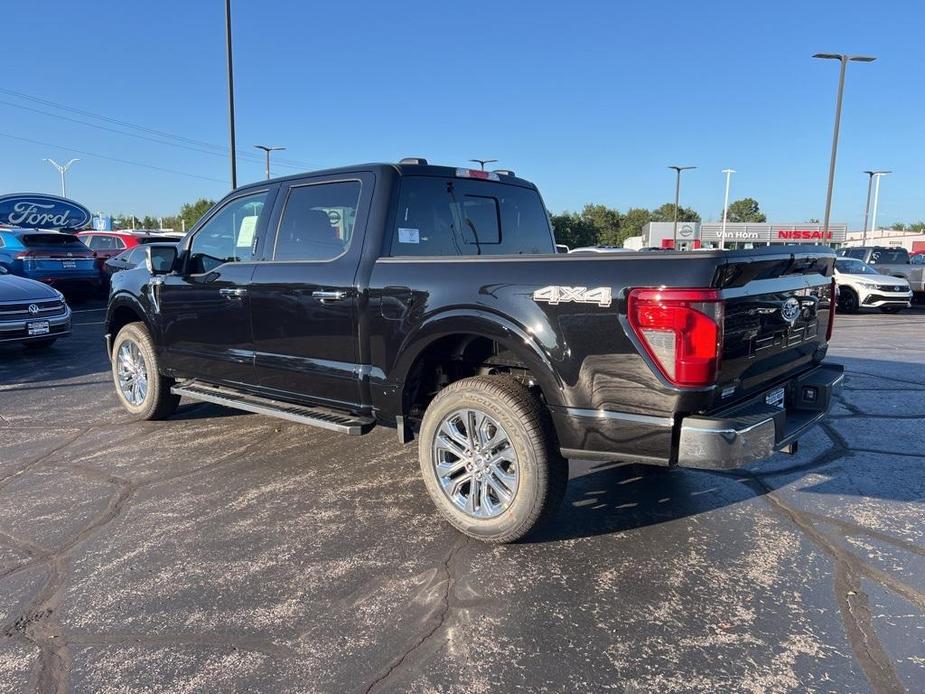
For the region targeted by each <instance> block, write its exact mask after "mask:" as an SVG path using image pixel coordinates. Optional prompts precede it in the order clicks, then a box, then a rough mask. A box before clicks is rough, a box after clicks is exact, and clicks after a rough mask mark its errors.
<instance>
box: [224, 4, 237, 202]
mask: <svg viewBox="0 0 925 694" xmlns="http://www.w3.org/2000/svg"><path fill="white" fill-rule="evenodd" d="M225 47H226V48H227V51H228V140H229V148H228V149H229V153H230V155H231V189H232V190H234V189H235V188H237V187H238V167H237V164H236V163H235V156H236V152H235V144H234V71H233V69H232V60H231V0H225Z"/></svg>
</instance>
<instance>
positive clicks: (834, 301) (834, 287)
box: [825, 277, 838, 342]
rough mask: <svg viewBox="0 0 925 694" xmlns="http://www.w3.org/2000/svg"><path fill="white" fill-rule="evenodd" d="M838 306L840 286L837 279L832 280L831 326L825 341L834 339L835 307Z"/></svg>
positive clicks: (826, 333) (830, 290)
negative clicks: (836, 282) (836, 281)
mask: <svg viewBox="0 0 925 694" xmlns="http://www.w3.org/2000/svg"><path fill="white" fill-rule="evenodd" d="M836 304H838V285H837V284H835V278H834V277H833V278H832V287H831V289H829V324H828V325H827V326H826V329H825V341H826V342H828V341H829V340H831V339H832V332H833V331H834V330H835V306H836Z"/></svg>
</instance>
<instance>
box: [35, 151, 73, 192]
mask: <svg viewBox="0 0 925 694" xmlns="http://www.w3.org/2000/svg"><path fill="white" fill-rule="evenodd" d="M42 161H47V162H48V163H49V164H51V165H52V166H54V167H55V168H56V169H58V173H59V174H61V197H62V198H66V197H67V178H66V175H67V170H68V169H69V168H71V164H76V163H77V162H79V161H80V159H71V160H70V161H69V162H68V163H67V164H59V163H58V162H56V161H55V160H54V159H42Z"/></svg>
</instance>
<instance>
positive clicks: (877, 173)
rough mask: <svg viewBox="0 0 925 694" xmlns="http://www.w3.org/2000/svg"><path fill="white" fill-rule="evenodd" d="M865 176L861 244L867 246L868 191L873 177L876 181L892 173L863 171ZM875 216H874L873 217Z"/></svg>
mask: <svg viewBox="0 0 925 694" xmlns="http://www.w3.org/2000/svg"><path fill="white" fill-rule="evenodd" d="M864 173H866V174H867V202H866V203H865V205H864V233H863V244H864V245H865V246H866V245H867V219H868V217H869V213H870V191H871V185H872V184H873V182H874V176H876V177H877V179H878V181H879V178H880V176H882V175H883V174H888V173H893V172H892V171H865V172H864ZM875 216H876V215H875Z"/></svg>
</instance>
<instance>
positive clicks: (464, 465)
mask: <svg viewBox="0 0 925 694" xmlns="http://www.w3.org/2000/svg"><path fill="white" fill-rule="evenodd" d="M470 413H471V414H470ZM419 459H420V466H421V473H422V475H423V477H424V484H425V485H426V487H427V491H428V493H429V494H430V497H431V499H432V500H433V502H434V504H436V506H437V508H438V509H439V510H440V512H441V513H442V514H443V516H444V517H445V518H446V519H447V520H448V521H449V522H450V523H451V524H452V525H453V526H455V527H456V528H457V529H458V530H459V531H460V532H463V533H465V534H466V535H469V536H470V537H473V538H476V539H478V540H483V541H485V542H514V541H515V540H519V539H520V538H522V537H524V536H525V535H527V534H528V533H529V532H531V531H532V530H534V529H535V528H537V527H538V526H540V525H541V524H542V523H544V522H545V521H547V520H549V519H550V518H551V517H552V516H553V515H554V514H555V512H556V511H557V510H558V508H559V505H560V504H561V501H562V497H563V496H564V494H565V487H566V484H567V482H568V461H566V460H565V459H564V458H563V457H562V456H561V455H560V454H559V451H558V448H557V445H556V441H555V435H554V433H553V429H552V422H551V421H550V419H549V414H548V412H547V411H546V409H545V407H544V406H543V404H542V403H541V402H540V400H539V398H537V397H536V396H535V395H534V394H533V393H531V392H530V391H529V390H528V389H527V388H526V387H524V386H522V385H521V384H519V383H517V382H516V381H514V380H513V379H511V378H508V377H501V376H476V377H473V378H466V379H463V380H461V381H456V382H455V383H452V384H450V385H449V386H447V387H446V388H444V389H443V390H441V391H440V392H439V393H438V394H437V396H436V397H435V398H434V399H433V401H431V403H430V405H429V406H428V408H427V410H426V412H425V413H424V418H423V421H422V422H421V431H420V439H419ZM491 461H499V462H495V463H492V462H491ZM474 490H475V491H474Z"/></svg>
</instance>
